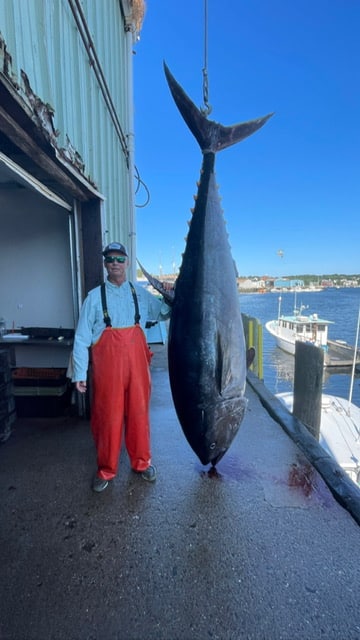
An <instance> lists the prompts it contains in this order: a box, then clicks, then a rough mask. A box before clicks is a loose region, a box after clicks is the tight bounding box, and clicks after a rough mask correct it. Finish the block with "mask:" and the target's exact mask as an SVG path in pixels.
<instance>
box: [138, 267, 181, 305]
mask: <svg viewBox="0 0 360 640" xmlns="http://www.w3.org/2000/svg"><path fill="white" fill-rule="evenodd" d="M137 263H138V265H139V267H140V269H141V271H142V272H143V274H144V276H145V278H146V279H147V280H148V281H149V282H150V284H151V285H152V286H153V287H154V289H156V291H158V292H159V293H161V295H162V296H163V298H164V300H165V302H166V303H167V304H168V305H169V307H171V305H172V304H173V302H174V297H175V294H174V291H173V290H170V291H168V290H167V289H164V287H163V285H162V283H161V282H160V280H158V279H157V278H155V277H154V276H152V275H150V273H149V272H148V271H146V269H144V267H143V266H142V264H141V262H140V261H139V260H137Z"/></svg>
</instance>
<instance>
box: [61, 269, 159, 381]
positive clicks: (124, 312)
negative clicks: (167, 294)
mask: <svg viewBox="0 0 360 640" xmlns="http://www.w3.org/2000/svg"><path fill="white" fill-rule="evenodd" d="M134 287H135V291H136V297H137V300H138V305H139V313H140V325H141V327H142V329H145V324H146V322H158V321H161V320H166V319H167V318H168V317H169V315H170V307H169V306H168V305H167V304H166V303H165V302H164V301H163V300H160V299H158V298H156V297H155V296H154V295H152V294H151V293H150V292H149V291H147V290H146V289H144V288H143V287H141V286H140V285H138V284H136V283H134ZM105 293H106V303H107V310H108V314H109V316H110V319H111V326H112V327H113V328H114V329H120V328H124V327H131V326H133V325H134V324H135V304H134V299H133V295H132V292H131V288H130V285H129V283H128V282H127V281H126V282H124V283H123V284H122V285H120V286H118V285H116V284H112V283H111V282H109V280H106V282H105ZM105 328H106V327H105V323H104V314H103V308H102V303H101V289H100V287H96V288H95V289H92V290H91V291H90V292H89V294H88V296H87V297H86V299H85V301H84V303H83V306H82V308H81V312H80V318H79V322H78V326H77V329H76V332H75V338H74V347H73V375H72V381H73V382H78V381H80V380H86V375H87V369H88V365H89V351H88V349H89V347H90V346H91V345H92V344H94V343H95V342H97V341H98V340H99V338H100V336H101V334H102V332H103V331H104V329H105Z"/></svg>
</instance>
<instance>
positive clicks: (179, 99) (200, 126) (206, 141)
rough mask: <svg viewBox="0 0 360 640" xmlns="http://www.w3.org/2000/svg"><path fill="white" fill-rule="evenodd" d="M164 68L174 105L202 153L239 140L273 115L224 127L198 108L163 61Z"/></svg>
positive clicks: (214, 150) (214, 151)
mask: <svg viewBox="0 0 360 640" xmlns="http://www.w3.org/2000/svg"><path fill="white" fill-rule="evenodd" d="M164 70H165V75H166V79H167V82H168V85H169V88H170V91H171V94H172V97H173V98H174V101H175V103H176V106H177V108H178V109H179V111H180V113H181V115H182V117H183V118H184V120H185V122H186V124H187V126H188V127H189V129H190V131H191V132H192V133H193V135H194V137H195V138H196V140H197V141H198V143H199V145H200V148H201V151H202V152H203V153H205V152H209V151H210V152H213V153H216V152H217V151H221V150H222V149H226V147H230V146H231V145H233V144H236V143H237V142H241V141H242V140H244V139H245V138H247V137H248V136H251V135H252V134H253V133H255V132H256V131H257V130H258V129H260V128H261V127H262V126H263V125H264V124H265V123H266V122H267V121H268V120H269V118H271V116H272V115H274V114H273V113H269V114H268V115H267V116H263V117H262V118H257V119H256V120H248V121H247V122H240V123H239V124H234V125H230V126H228V127H224V126H223V125H222V124H219V123H218V122H214V121H213V120H208V119H207V118H206V116H205V115H204V114H203V113H202V112H201V111H200V109H198V107H197V106H196V105H195V104H194V103H193V102H192V101H191V100H190V98H189V96H188V95H187V94H186V93H185V91H184V90H183V88H182V87H181V86H180V85H179V83H178V82H176V80H175V78H174V76H173V75H172V74H171V73H170V71H169V68H168V67H167V65H166V64H165V62H164Z"/></svg>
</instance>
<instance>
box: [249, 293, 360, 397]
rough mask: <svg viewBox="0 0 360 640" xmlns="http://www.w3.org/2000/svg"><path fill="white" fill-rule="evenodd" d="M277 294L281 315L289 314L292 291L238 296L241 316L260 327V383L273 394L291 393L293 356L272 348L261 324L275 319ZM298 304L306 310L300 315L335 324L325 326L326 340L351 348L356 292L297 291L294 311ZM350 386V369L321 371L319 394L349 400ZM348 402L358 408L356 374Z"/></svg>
mask: <svg viewBox="0 0 360 640" xmlns="http://www.w3.org/2000/svg"><path fill="white" fill-rule="evenodd" d="M279 295H281V313H282V314H285V315H286V314H292V312H293V309H294V305H295V294H294V293H293V292H281V294H279V293H264V294H261V293H254V294H243V293H241V294H240V307H241V311H242V313H246V314H247V315H249V316H253V317H254V318H257V319H258V320H259V321H260V322H261V324H262V325H263V350H264V357H263V365H264V383H265V386H266V387H267V388H268V389H269V391H271V392H272V393H274V394H275V393H281V392H283V391H292V390H293V382H294V364H295V359H294V356H291V355H289V354H287V353H285V352H283V351H282V350H281V349H279V348H278V347H276V345H275V340H274V338H273V337H272V336H271V335H270V333H269V332H268V331H267V330H266V329H265V323H266V322H268V320H274V319H276V318H277V316H278V309H279ZM300 304H302V305H306V307H307V308H306V311H304V313H306V314H308V313H309V314H310V313H317V314H318V316H319V318H322V319H324V320H332V321H333V322H334V323H335V324H333V325H330V327H329V334H328V335H329V338H330V339H332V340H345V341H346V342H348V343H349V344H351V345H354V344H355V341H356V329H357V322H358V313H359V305H360V289H323V290H322V291H314V292H297V293H296V306H297V308H299V306H300ZM359 346H360V345H358V347H359ZM350 385H351V368H348V369H338V368H335V369H327V368H325V369H324V378H323V393H330V394H332V395H336V396H341V397H343V398H349V394H350ZM352 402H353V403H354V404H356V405H357V406H358V407H360V374H355V379H354V385H353V391H352Z"/></svg>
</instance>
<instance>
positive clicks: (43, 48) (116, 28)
mask: <svg viewBox="0 0 360 640" xmlns="http://www.w3.org/2000/svg"><path fill="white" fill-rule="evenodd" d="M81 7H82V11H83V13H84V15H85V17H86V22H87V25H88V28H89V31H90V34H91V37H92V39H93V41H94V44H95V50H96V54H97V57H98V59H99V61H100V64H101V67H102V71H103V73H104V76H105V79H106V83H107V85H108V87H109V90H110V93H111V98H112V101H113V103H114V105H115V109H116V112H117V116H118V119H119V121H120V124H121V128H122V130H123V132H124V134H125V135H127V134H128V133H129V131H128V128H129V122H130V123H131V114H129V113H128V110H129V107H128V104H129V102H128V86H127V80H128V64H130V65H131V64H132V61H131V60H128V57H129V54H128V52H127V51H128V48H127V43H126V34H125V32H124V25H123V20H122V16H121V12H120V6H119V0H82V2H81ZM0 31H1V33H2V35H3V37H4V39H5V42H6V45H7V49H8V52H9V53H10V55H11V56H12V66H13V72H14V73H15V74H16V76H17V79H18V81H19V82H20V78H21V76H20V70H21V69H23V70H24V71H25V73H26V74H27V76H28V78H29V81H30V85H31V87H32V89H33V91H34V92H35V93H36V94H37V95H38V96H39V97H40V98H41V100H42V101H43V102H45V103H50V104H51V106H52V107H53V108H54V109H55V116H54V125H55V128H56V129H58V130H59V132H60V135H59V137H58V145H59V146H60V147H65V146H66V135H67V136H68V137H69V139H70V141H71V144H72V145H73V147H74V148H75V149H76V150H77V151H78V152H79V154H80V155H81V157H82V159H83V161H84V163H85V174H86V176H89V177H90V178H91V180H92V181H93V182H94V183H95V184H96V186H97V188H98V190H99V191H100V192H101V193H102V194H103V195H104V197H105V203H104V208H105V219H106V229H107V230H108V234H107V236H106V237H105V238H104V240H107V239H119V240H122V241H123V242H128V238H129V236H130V234H131V233H132V232H133V231H134V230H133V229H131V228H130V227H131V224H132V223H131V220H132V217H133V214H132V211H130V209H131V207H132V196H131V190H132V178H129V171H128V168H127V165H126V158H125V155H124V152H123V150H122V148H121V143H120V140H119V138H118V135H117V134H116V130H115V126H114V124H113V122H112V119H111V117H110V113H109V109H108V107H107V106H106V104H105V100H104V97H103V95H102V93H101V90H100V87H99V82H98V80H97V78H96V76H95V73H94V70H93V68H92V67H91V65H90V61H89V55H88V52H87V51H86V48H85V46H84V43H83V41H82V39H81V37H80V34H79V31H78V29H77V26H76V22H75V19H74V16H73V12H72V10H71V6H70V2H69V0H11V1H10V0H0ZM130 102H131V103H132V96H131V101H130ZM129 118H130V120H129ZM130 171H131V175H132V171H133V167H132V166H131V167H130Z"/></svg>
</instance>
